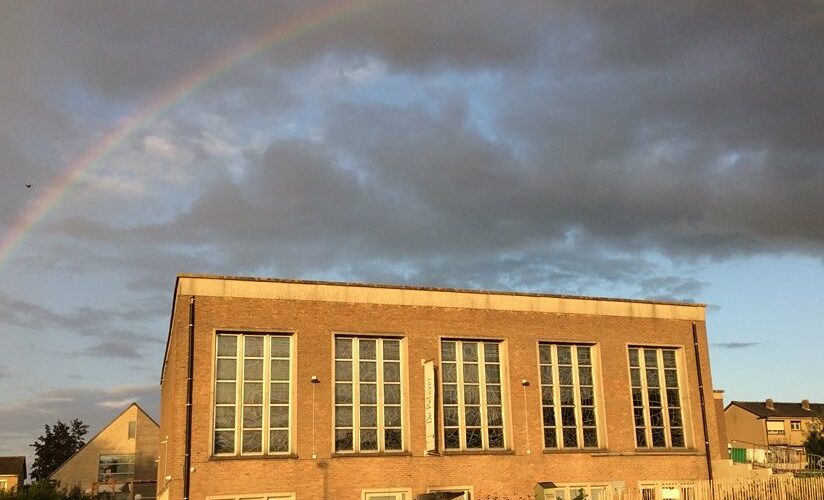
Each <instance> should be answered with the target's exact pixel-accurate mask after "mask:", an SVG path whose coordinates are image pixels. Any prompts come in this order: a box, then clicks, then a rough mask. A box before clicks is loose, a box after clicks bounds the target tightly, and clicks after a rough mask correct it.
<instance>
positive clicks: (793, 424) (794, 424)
mask: <svg viewBox="0 0 824 500" xmlns="http://www.w3.org/2000/svg"><path fill="white" fill-rule="evenodd" d="M790 430H791V431H800V430H801V420H790Z"/></svg>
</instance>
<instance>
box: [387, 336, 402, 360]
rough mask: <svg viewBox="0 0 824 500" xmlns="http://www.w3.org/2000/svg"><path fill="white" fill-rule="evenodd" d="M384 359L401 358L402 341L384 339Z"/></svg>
mask: <svg viewBox="0 0 824 500" xmlns="http://www.w3.org/2000/svg"><path fill="white" fill-rule="evenodd" d="M383 359H384V360H385V361H386V360H400V359H401V343H400V341H398V340H384V341H383Z"/></svg>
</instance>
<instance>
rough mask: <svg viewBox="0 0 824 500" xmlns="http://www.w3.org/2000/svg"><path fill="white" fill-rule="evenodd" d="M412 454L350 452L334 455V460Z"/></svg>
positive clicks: (400, 452)
mask: <svg viewBox="0 0 824 500" xmlns="http://www.w3.org/2000/svg"><path fill="white" fill-rule="evenodd" d="M411 456H412V453H410V452H408V451H368V452H350V453H341V452H334V453H332V458H367V457H373V458H374V457H411Z"/></svg>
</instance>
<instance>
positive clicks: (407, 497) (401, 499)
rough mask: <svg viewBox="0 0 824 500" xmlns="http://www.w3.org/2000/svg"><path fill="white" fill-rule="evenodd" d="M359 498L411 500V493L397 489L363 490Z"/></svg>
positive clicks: (368, 499)
mask: <svg viewBox="0 0 824 500" xmlns="http://www.w3.org/2000/svg"><path fill="white" fill-rule="evenodd" d="M361 498H362V499H363V500H412V491H411V490H408V489H406V490H404V489H397V488H387V489H385V490H364V491H363V495H362V496H361Z"/></svg>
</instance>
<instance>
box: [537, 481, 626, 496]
mask: <svg viewBox="0 0 824 500" xmlns="http://www.w3.org/2000/svg"><path fill="white" fill-rule="evenodd" d="M593 489H602V490H604V496H603V497H602V500H612V498H613V494H612V491H613V490H612V485H611V484H609V483H591V484H586V483H584V484H582V483H565V484H557V485H555V488H553V489H552V495H553V496H551V497H550V498H553V499H555V498H562V499H563V500H572V499H573V498H575V495H577V494H578V492H579V491H580V490H584V493H585V494H586V498H588V499H589V498H592V490H593ZM558 493H561V494H562V495H563V496H560V497H559V496H558Z"/></svg>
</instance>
